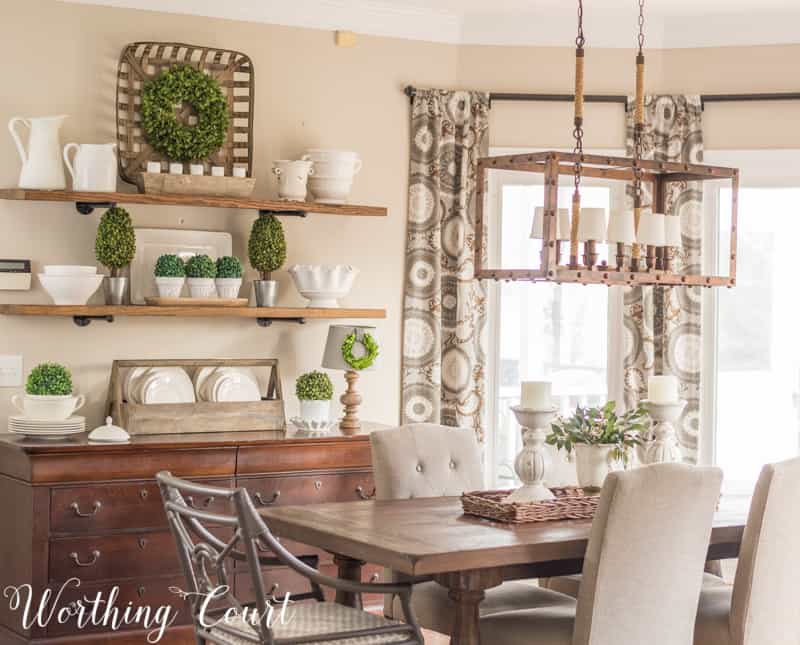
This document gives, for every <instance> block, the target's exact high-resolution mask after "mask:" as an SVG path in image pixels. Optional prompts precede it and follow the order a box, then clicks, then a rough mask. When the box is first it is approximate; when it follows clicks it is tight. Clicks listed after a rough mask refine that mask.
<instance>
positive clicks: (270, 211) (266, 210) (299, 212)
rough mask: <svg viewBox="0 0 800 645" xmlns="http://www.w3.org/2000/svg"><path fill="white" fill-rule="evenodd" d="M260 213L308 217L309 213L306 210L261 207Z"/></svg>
mask: <svg viewBox="0 0 800 645" xmlns="http://www.w3.org/2000/svg"><path fill="white" fill-rule="evenodd" d="M258 214H259V215H275V216H277V217H307V216H308V213H307V212H306V211H304V210H294V211H277V210H273V209H271V208H259V209H258Z"/></svg>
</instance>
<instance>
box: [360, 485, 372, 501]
mask: <svg viewBox="0 0 800 645" xmlns="http://www.w3.org/2000/svg"><path fill="white" fill-rule="evenodd" d="M356 494H357V495H358V496H359V497H360V498H361V499H372V498H373V497H375V489H374V488H373V489H372V492H371V493H365V492H364V487H363V486H356Z"/></svg>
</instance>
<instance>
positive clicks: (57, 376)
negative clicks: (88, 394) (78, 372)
mask: <svg viewBox="0 0 800 645" xmlns="http://www.w3.org/2000/svg"><path fill="white" fill-rule="evenodd" d="M84 400H85V399H84V397H83V396H78V397H75V396H72V375H71V374H70V373H69V370H68V369H67V368H66V367H64V366H63V365H59V364H58V363H40V364H39V365H37V366H36V367H34V368H33V369H32V370H31V373H30V374H29V375H28V380H27V382H26V384H25V399H24V401H23V400H21V399H20V397H19V395H17V394H15V395H14V396H12V397H11V402H12V403H13V404H14V406H15V407H17V408H18V409H19V410H20V412H22V413H24V414H25V416H26V417H30V418H32V419H50V420H63V419H67V418H68V417H70V416H71V415H72V414H73V413H74V412H75V411H76V410H78V408H80V407H81V406H82V405H83V403H84Z"/></svg>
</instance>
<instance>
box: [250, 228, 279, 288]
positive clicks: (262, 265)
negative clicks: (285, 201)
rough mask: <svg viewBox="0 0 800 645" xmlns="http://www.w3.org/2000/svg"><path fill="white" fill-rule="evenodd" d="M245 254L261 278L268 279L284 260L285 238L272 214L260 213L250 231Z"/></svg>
mask: <svg viewBox="0 0 800 645" xmlns="http://www.w3.org/2000/svg"><path fill="white" fill-rule="evenodd" d="M247 255H248V257H249V259H250V264H251V265H252V267H253V268H254V269H255V270H256V271H258V272H259V274H260V275H261V279H262V280H269V279H270V275H271V274H272V272H273V271H277V270H278V269H280V268H281V267H282V266H283V263H284V262H286V238H285V237H284V235H283V225H282V224H281V223H280V221H279V220H278V218H277V217H275V216H274V215H260V216H259V217H258V218H257V219H256V221H255V222H253V228H252V229H251V231H250V239H249V240H248V242H247Z"/></svg>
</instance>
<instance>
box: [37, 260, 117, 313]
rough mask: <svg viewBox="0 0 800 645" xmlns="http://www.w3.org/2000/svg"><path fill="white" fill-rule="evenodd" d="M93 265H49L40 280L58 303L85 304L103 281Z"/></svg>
mask: <svg viewBox="0 0 800 645" xmlns="http://www.w3.org/2000/svg"><path fill="white" fill-rule="evenodd" d="M104 277H105V276H103V275H102V274H98V273H97V268H95V267H93V266H79V265H48V266H45V267H44V273H40V274H39V282H41V283H42V287H44V290H45V291H47V293H48V295H49V296H50V297H51V298H52V299H53V302H54V303H55V304H57V305H85V304H86V303H87V302H88V301H89V298H91V297H92V294H94V292H95V291H97V288H98V287H99V286H100V285H101V284H102V283H103V278H104Z"/></svg>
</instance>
